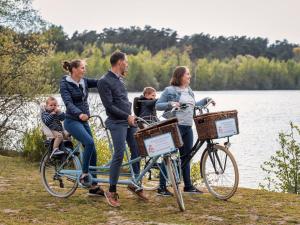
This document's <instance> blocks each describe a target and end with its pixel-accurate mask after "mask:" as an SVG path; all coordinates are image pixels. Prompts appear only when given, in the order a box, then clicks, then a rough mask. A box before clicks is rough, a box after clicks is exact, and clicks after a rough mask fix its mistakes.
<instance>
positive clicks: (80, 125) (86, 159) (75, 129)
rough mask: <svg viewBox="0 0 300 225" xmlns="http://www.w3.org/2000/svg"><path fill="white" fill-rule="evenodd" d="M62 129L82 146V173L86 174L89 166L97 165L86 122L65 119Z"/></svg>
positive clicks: (93, 145)
mask: <svg viewBox="0 0 300 225" xmlns="http://www.w3.org/2000/svg"><path fill="white" fill-rule="evenodd" d="M64 127H65V129H66V130H67V131H68V132H69V133H70V134H71V135H72V136H73V137H74V138H75V139H76V140H78V141H80V142H81V143H82V144H83V145H84V152H83V163H82V172H83V173H88V172H89V166H96V163H97V153H96V148H95V143H94V139H93V136H92V132H91V128H90V126H89V124H88V122H82V121H77V120H72V119H68V118H66V119H65V120H64ZM93 177H96V175H93Z"/></svg>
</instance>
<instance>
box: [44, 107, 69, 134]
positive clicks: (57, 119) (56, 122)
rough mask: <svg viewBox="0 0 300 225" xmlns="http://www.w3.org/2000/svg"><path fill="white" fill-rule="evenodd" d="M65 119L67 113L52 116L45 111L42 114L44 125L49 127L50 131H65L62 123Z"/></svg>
mask: <svg viewBox="0 0 300 225" xmlns="http://www.w3.org/2000/svg"><path fill="white" fill-rule="evenodd" d="M64 119H65V113H63V112H61V113H59V114H51V112H49V111H47V110H46V111H44V112H43V113H42V121H43V123H44V124H45V125H46V126H47V127H49V129H50V130H55V131H63V127H62V124H61V121H63V120H64Z"/></svg>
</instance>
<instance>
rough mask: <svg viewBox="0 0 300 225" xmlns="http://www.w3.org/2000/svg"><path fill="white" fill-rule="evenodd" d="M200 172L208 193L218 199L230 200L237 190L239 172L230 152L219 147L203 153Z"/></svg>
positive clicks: (208, 149) (213, 146) (214, 146)
mask: <svg viewBox="0 0 300 225" xmlns="http://www.w3.org/2000/svg"><path fill="white" fill-rule="evenodd" d="M201 165H202V168H201V172H202V174H203V179H204V182H205V185H206V187H207V189H208V191H209V192H210V193H211V194H212V195H213V196H215V197H216V198H218V199H222V200H227V199H229V198H231V197H232V196H233V195H234V193H235V192H236V190H237V188H238V183H239V171H238V167H237V164H236V161H235V159H234V157H233V155H232V154H231V152H230V151H229V150H228V149H227V148H225V147H224V146H221V145H212V147H211V148H209V147H208V148H207V149H206V150H205V151H204V156H203V160H202V163H201Z"/></svg>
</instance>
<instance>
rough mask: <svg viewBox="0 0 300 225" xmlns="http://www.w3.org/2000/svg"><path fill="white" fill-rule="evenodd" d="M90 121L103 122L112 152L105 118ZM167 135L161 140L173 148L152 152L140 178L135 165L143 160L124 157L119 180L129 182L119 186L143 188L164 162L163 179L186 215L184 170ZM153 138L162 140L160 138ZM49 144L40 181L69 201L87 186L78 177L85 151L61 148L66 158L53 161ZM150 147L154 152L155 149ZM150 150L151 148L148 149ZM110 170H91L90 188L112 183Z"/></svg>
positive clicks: (121, 182)
mask: <svg viewBox="0 0 300 225" xmlns="http://www.w3.org/2000/svg"><path fill="white" fill-rule="evenodd" d="M91 117H95V118H98V119H99V120H100V123H101V127H102V128H103V129H104V130H105V135H104V136H105V137H106V140H107V141H108V146H109V148H110V150H111V151H112V152H113V147H112V146H113V145H112V142H111V138H110V134H109V131H108V129H107V128H106V127H105V125H104V123H103V120H102V118H101V117H100V116H91ZM138 121H142V122H144V123H147V122H146V121H145V120H143V119H142V118H138ZM168 134H169V133H167V134H166V137H161V138H164V141H165V142H166V143H171V145H172V143H173V145H172V146H171V147H169V148H168V149H167V148H164V151H163V153H161V152H157V153H155V152H151V154H149V156H147V157H149V161H148V163H147V166H145V168H144V169H143V170H142V171H141V172H140V174H138V175H136V176H135V175H134V172H133V168H132V164H133V163H136V162H139V161H141V160H142V159H143V158H144V157H137V158H135V159H133V160H129V159H130V157H129V151H128V150H127V149H126V150H125V157H126V158H127V159H128V162H123V164H122V168H123V169H121V174H120V177H127V179H120V180H119V181H118V184H124V185H129V184H131V185H134V186H135V187H136V188H138V189H141V188H143V179H144V177H145V175H146V174H147V173H149V171H150V169H151V168H153V166H154V165H162V164H161V163H159V162H162V161H163V162H164V164H165V166H166V171H167V173H164V172H163V170H162V169H161V168H160V170H161V172H162V175H163V176H164V178H165V179H166V180H167V183H168V184H169V185H171V186H172V187H173V190H174V196H175V197H176V200H177V203H178V206H179V209H180V210H181V211H184V210H185V206H184V201H183V197H182V193H181V190H180V188H179V184H180V181H181V172H180V169H179V168H181V166H180V160H179V153H178V148H177V147H175V145H174V142H173V140H172V139H170V137H172V136H171V135H168ZM153 138H159V135H158V136H155V137H153ZM168 138H169V139H168ZM150 141H152V142H150ZM155 141H156V140H151V138H149V139H148V142H149V143H150V144H151V143H155ZM145 143H146V142H145ZM149 143H148V144H149ZM47 144H48V149H49V151H48V152H47V153H46V154H45V155H44V156H43V158H42V160H41V164H40V172H41V178H42V182H43V185H44V187H45V189H46V190H47V192H48V193H49V194H51V195H52V196H55V197H60V198H66V197H69V196H71V195H72V194H73V193H74V192H75V191H76V189H77V188H78V186H80V187H86V186H82V185H81V184H80V182H79V177H80V175H81V173H82V151H83V150H82V146H81V144H80V143H78V144H77V145H76V146H75V147H73V146H72V144H71V143H70V142H65V143H64V145H63V146H62V148H63V150H64V152H65V154H63V155H59V156H53V157H50V155H51V144H50V142H49V141H48V142H47ZM151 147H152V148H153V146H151ZM151 147H149V149H150V148H151ZM154 147H155V146H154ZM164 147H165V146H164ZM153 149H155V148H153ZM151 151H152V150H151ZM125 167H127V168H128V167H129V171H128V170H126V168H125ZM109 169H110V162H108V163H107V164H105V165H101V166H96V167H94V166H90V174H89V177H90V179H89V180H90V182H89V185H91V184H92V182H97V183H109ZM93 174H96V175H97V176H98V178H93V176H92V175H93ZM89 185H87V186H89Z"/></svg>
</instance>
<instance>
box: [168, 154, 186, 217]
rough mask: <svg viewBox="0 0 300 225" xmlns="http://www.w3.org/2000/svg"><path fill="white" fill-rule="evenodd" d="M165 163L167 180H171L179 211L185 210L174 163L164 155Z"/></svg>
mask: <svg viewBox="0 0 300 225" xmlns="http://www.w3.org/2000/svg"><path fill="white" fill-rule="evenodd" d="M165 163H166V168H167V173H168V180H169V181H170V182H171V185H172V187H173V190H174V195H175V197H176V200H177V204H178V206H179V209H180V211H182V212H183V211H184V210H185V206H184V201H183V197H182V193H181V190H180V188H179V181H180V178H179V177H178V176H177V173H176V172H175V171H176V170H175V168H176V167H175V166H176V165H174V164H173V161H172V160H171V157H170V156H167V157H165Z"/></svg>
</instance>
